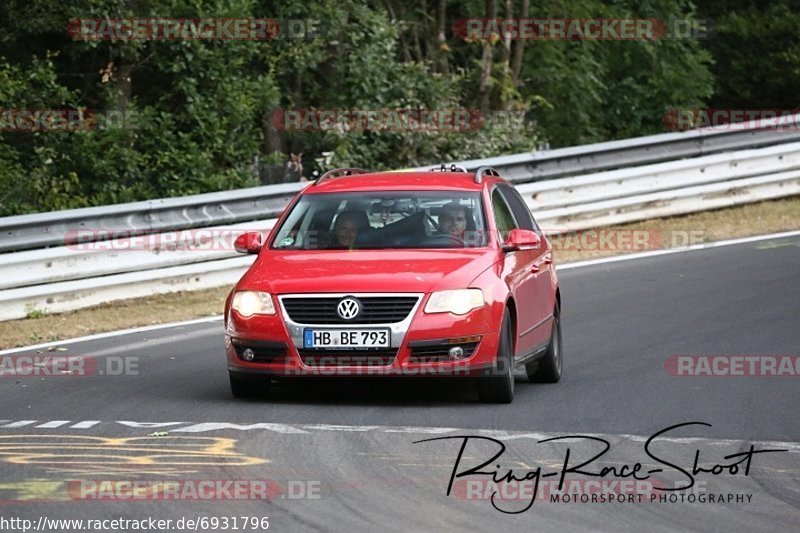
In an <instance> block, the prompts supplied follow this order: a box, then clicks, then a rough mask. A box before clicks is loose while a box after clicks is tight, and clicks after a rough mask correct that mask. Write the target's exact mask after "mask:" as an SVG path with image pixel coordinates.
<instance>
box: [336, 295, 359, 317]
mask: <svg viewBox="0 0 800 533" xmlns="http://www.w3.org/2000/svg"><path fill="white" fill-rule="evenodd" d="M359 312H361V305H360V304H359V303H358V300H356V299H355V298H349V297H348V298H342V300H341V301H340V302H339V305H337V306H336V313H337V314H338V315H339V316H340V317H342V318H343V319H345V320H352V319H354V318H355V317H357V316H358V313H359Z"/></svg>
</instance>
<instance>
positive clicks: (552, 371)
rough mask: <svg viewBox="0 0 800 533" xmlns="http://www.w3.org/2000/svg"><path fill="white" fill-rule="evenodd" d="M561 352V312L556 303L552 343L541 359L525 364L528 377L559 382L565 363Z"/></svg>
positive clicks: (539, 381) (547, 381)
mask: <svg viewBox="0 0 800 533" xmlns="http://www.w3.org/2000/svg"><path fill="white" fill-rule="evenodd" d="M563 364H564V363H563V357H562V353H561V312H560V309H559V306H558V303H556V307H555V309H554V310H553V332H552V333H551V334H550V344H549V345H548V346H547V351H546V352H545V353H544V356H542V358H541V359H539V360H538V361H534V362H533V363H528V364H527V365H525V372H526V373H527V374H528V379H530V380H531V381H535V382H537V383H558V382H559V380H560V379H561V368H562V365H563Z"/></svg>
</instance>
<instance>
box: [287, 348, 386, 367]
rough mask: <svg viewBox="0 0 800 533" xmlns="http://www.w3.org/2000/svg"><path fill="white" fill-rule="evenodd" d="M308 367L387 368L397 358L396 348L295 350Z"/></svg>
mask: <svg viewBox="0 0 800 533" xmlns="http://www.w3.org/2000/svg"><path fill="white" fill-rule="evenodd" d="M297 352H298V353H299V355H300V359H301V360H302V361H303V363H304V364H306V365H308V366H388V365H391V364H392V363H393V362H394V359H395V357H397V348H389V349H380V350H337V351H331V350H315V349H308V348H303V349H299V350H297Z"/></svg>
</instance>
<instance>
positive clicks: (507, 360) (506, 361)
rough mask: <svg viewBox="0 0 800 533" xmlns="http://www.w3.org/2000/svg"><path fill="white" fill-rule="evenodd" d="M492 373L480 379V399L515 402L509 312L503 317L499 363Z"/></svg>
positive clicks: (490, 401)
mask: <svg viewBox="0 0 800 533" xmlns="http://www.w3.org/2000/svg"><path fill="white" fill-rule="evenodd" d="M491 373H492V374H491V375H490V376H486V377H481V378H478V397H479V398H480V399H481V401H482V402H484V403H511V402H512V401H513V400H514V354H513V340H512V332H511V319H510V318H509V316H508V312H506V314H505V316H503V325H502V327H501V328H500V346H499V348H498V350H497V363H496V365H495V367H494V368H492V370H491Z"/></svg>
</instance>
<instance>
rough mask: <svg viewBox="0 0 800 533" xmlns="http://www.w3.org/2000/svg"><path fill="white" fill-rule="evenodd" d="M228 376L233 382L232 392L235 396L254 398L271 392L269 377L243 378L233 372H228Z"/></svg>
mask: <svg viewBox="0 0 800 533" xmlns="http://www.w3.org/2000/svg"><path fill="white" fill-rule="evenodd" d="M228 377H229V378H230V382H231V394H233V397H234V398H252V397H254V396H260V395H264V394H266V393H267V392H269V388H270V380H269V378H261V379H258V380H256V379H254V378H243V377H241V376H238V375H237V374H234V373H233V372H228Z"/></svg>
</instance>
